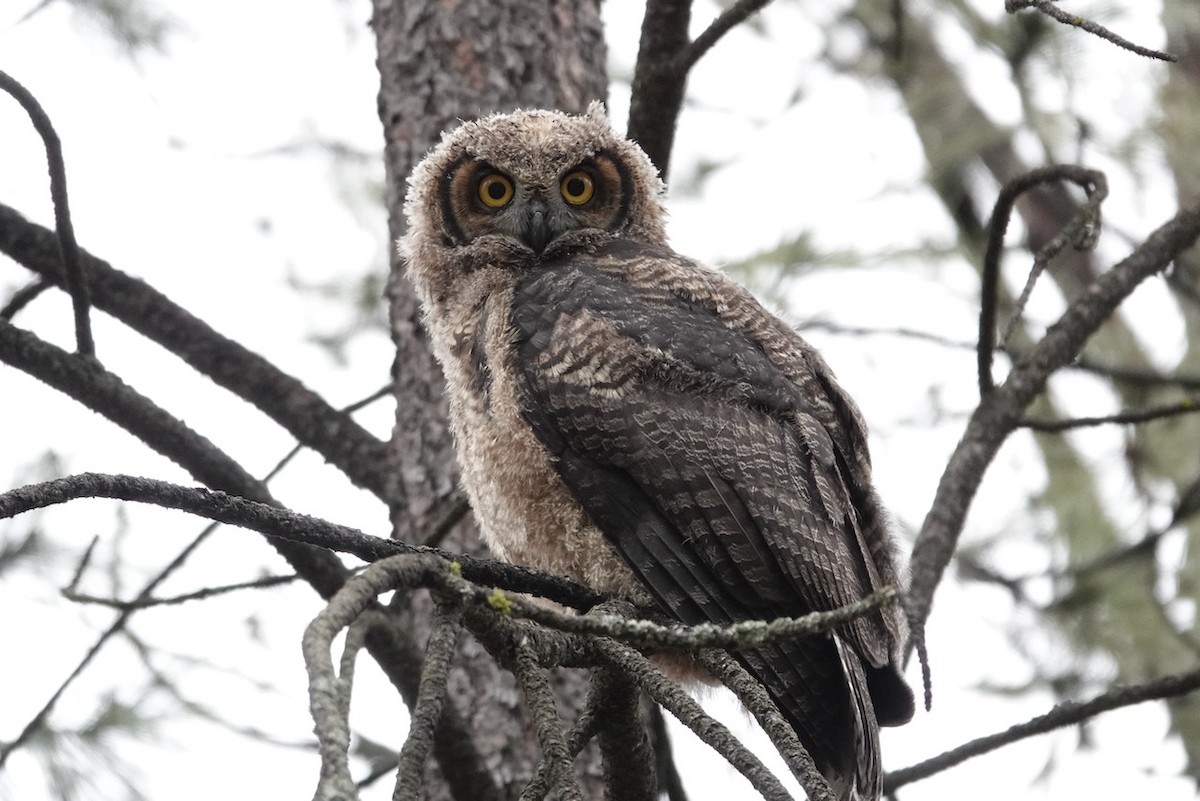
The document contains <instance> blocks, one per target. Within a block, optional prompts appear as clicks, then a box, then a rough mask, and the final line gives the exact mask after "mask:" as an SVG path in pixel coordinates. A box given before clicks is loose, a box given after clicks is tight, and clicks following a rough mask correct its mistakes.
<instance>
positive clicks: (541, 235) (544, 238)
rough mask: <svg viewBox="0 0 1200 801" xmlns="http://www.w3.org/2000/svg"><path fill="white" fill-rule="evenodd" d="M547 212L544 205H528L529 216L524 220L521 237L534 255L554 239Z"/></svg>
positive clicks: (532, 203) (534, 203)
mask: <svg viewBox="0 0 1200 801" xmlns="http://www.w3.org/2000/svg"><path fill="white" fill-rule="evenodd" d="M549 212H550V210H549V209H548V208H546V205H545V204H544V203H542V202H540V201H534V202H531V203H530V205H529V211H528V215H529V216H527V217H526V218H525V225H524V226H523V227H522V231H521V237H522V238H523V239H524V240H525V244H527V245H529V247H531V248H533V252H534V253H538V254H540V253H541V252H542V251H543V250H545V249H546V245H548V244H550V240H551V239H553V238H554V231H553V230H551V228H550V219H549V216H550V215H549Z"/></svg>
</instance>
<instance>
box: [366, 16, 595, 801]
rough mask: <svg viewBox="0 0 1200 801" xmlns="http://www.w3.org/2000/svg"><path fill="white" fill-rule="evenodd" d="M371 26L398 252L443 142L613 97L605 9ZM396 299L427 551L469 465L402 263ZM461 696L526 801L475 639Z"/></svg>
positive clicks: (497, 682)
mask: <svg viewBox="0 0 1200 801" xmlns="http://www.w3.org/2000/svg"><path fill="white" fill-rule="evenodd" d="M372 26H373V28H374V30H375V35H376V41H377V47H378V54H379V56H378V66H379V73H380V91H379V116H380V121H381V122H382V123H383V132H384V141H385V143H386V149H385V162H386V169H387V208H388V233H389V236H390V237H391V239H392V241H395V240H397V239H399V238H400V237H401V236H402V235H403V233H404V230H405V221H404V217H403V204H404V195H405V191H406V179H407V177H408V174H409V173H410V172H411V170H412V168H413V166H414V165H415V164H416V162H417V161H419V160H420V158H421V156H422V155H424V153H425V152H426V151H427V150H428V149H429V148H430V147H432V146H433V144H435V143H436V142H437V140H438V137H439V135H440V133H441V131H442V130H444V129H446V128H449V127H453V126H454V125H455V124H456V122H457V120H459V119H470V118H474V117H478V116H480V115H483V114H489V113H492V112H495V111H505V110H511V109H515V108H519V107H520V108H534V107H543V108H547V107H548V108H558V109H562V110H564V111H582V110H583V109H584V108H585V107H586V105H587V104H588V103H589V102H590V101H592V100H597V99H599V100H603V99H604V98H605V95H606V90H607V79H606V75H605V60H606V51H605V44H604V36H603V30H602V27H601V21H600V8H599V2H598V0H504V1H503V2H501V1H500V0H459V1H458V2H452V1H451V0H443V1H442V2H437V1H435V0H424V2H413V1H412V0H409V1H408V2H400V1H399V0H375V3H374V15H373V19H372ZM388 297H389V300H390V309H391V321H392V331H393V339H394V340H395V343H396V348H397V357H396V362H395V365H394V367H393V370H394V379H395V387H396V390H395V391H396V397H397V401H398V403H397V413H396V428H395V432H394V435H393V438H392V445H393V448H394V449H395V461H396V463H397V464H398V465H399V469H400V470H401V480H402V483H403V486H404V488H405V490H406V496H407V504H406V506H405V508H403V509H397V510H395V512H394V514H393V526H394V532H395V536H396V537H397V538H400V539H404V540H408V541H416V540H419V539H420V538H421V537H422V533H423V532H424V531H426V530H427V529H428V527H429V525H430V523H431V522H433V520H434V519H435V518H436V517H437V516H438V514H439V513H440V511H441V509H442V508H444V505H445V503H446V501H447V500H448V499H449V498H450V497H451V496H452V495H453V494H454V491H455V488H456V486H457V484H458V466H457V463H456V462H455V457H454V449H453V443H452V442H451V438H450V433H449V428H448V425H447V422H446V402H445V396H444V393H443V383H442V375H441V371H440V369H439V368H438V366H437V364H436V363H435V362H434V359H433V356H432V355H431V353H430V351H429V343H428V340H427V338H426V335H425V332H424V331H423V330H422V328H421V323H420V311H419V308H418V304H417V300H416V298H415V297H414V296H413V292H412V289H411V287H410V285H409V283H408V281H407V279H406V278H405V276H404V265H403V264H402V262H401V260H400V259H399V257H398V256H394V257H393V261H392V270H391V277H390V281H389V287H388ZM445 545H446V547H448V548H449V549H450V550H453V551H460V552H470V553H476V554H481V553H482V551H483V546H482V545H481V544H480V543H479V541H478V538H477V536H476V532H475V527H474V525H473V522H472V521H470V520H468V521H466V522H465V523H464V524H460V525H459V526H458V527H457V528H456V530H455V531H453V532H452V533H451V534H450V535H449V538H448V539H447V541H446V543H445ZM429 612H430V605H429V603H428V600H427V599H426V598H424V597H418V598H415V599H413V601H412V603H411V604H405V605H404V608H403V609H400V610H399V612H398V614H400V615H401V617H402V618H403V621H402V622H403V624H404V626H405V627H406V628H407V629H408V631H410V632H411V633H412V634H413V636H414V637H416V638H417V639H418V641H421V642H423V641H424V639H425V637H426V636H427V634H428V631H429V619H430V615H429ZM558 685H559V689H560V690H562V691H563V693H564V694H565V695H566V699H567V704H568V705H569V706H570V707H571V708H573V709H575V710H577V709H579V708H580V706H581V704H582V700H583V697H584V693H585V687H584V684H583V678H582V676H580V675H575V674H573V675H572V676H571V677H566V678H560V679H558ZM449 686H450V687H451V697H452V701H453V703H454V704H455V706H456V707H457V709H458V712H459V714H460V715H461V716H462V717H463V718H464V719H465V723H466V724H467V730H468V731H470V732H472V733H473V734H474V737H475V742H476V747H477V749H478V751H479V753H480V755H481V757H482V761H483V763H484V764H486V766H487V768H488V770H489V771H490V773H491V775H492V778H493V779H494V781H495V783H496V785H497V788H498V790H499V797H501V798H516V797H517V796H518V795H519V794H520V790H521V788H522V787H523V786H524V784H525V782H526V781H528V779H529V777H530V776H532V774H533V772H534V770H535V768H536V766H537V764H538V761H539V758H540V754H539V752H538V748H537V741H536V738H535V737H534V736H533V734H532V733H531V731H530V728H529V727H528V726H527V725H526V723H525V722H524V720H523V717H522V714H521V709H520V707H521V701H520V694H519V693H518V692H517V690H516V688H515V686H514V682H513V680H512V677H511V676H510V675H509V674H507V673H505V672H504V671H502V670H501V669H500V668H498V667H497V666H496V664H495V663H494V661H493V660H492V659H491V658H490V657H489V656H488V655H487V653H486V652H484V651H483V649H482V648H481V647H480V646H479V645H478V644H477V643H475V642H474V641H472V640H470V639H469V638H468V639H467V640H465V641H464V643H463V645H462V647H461V648H460V651H459V653H458V655H457V658H456V660H455V668H454V672H453V673H452V674H451V678H450V684H449ZM589 753H594V752H589ZM582 766H583V767H582V772H583V790H584V793H585V796H586V797H588V798H600V797H602V795H603V787H602V773H601V770H600V766H599V764H598V759H597V758H596V757H594V756H592V757H588V756H585V757H584V758H583V761H582ZM442 767H443V768H447V767H450V766H445V765H443V766H442ZM428 780H429V784H428V787H427V791H426V792H427V797H428V798H435V799H443V798H450V797H453V796H452V795H451V792H450V788H449V787H448V785H447V784H446V782H445V780H444V777H443V775H442V774H441V773H440V772H439V771H438V770H437V769H436V768H431V769H430V771H429V774H428ZM460 796H461V791H460Z"/></svg>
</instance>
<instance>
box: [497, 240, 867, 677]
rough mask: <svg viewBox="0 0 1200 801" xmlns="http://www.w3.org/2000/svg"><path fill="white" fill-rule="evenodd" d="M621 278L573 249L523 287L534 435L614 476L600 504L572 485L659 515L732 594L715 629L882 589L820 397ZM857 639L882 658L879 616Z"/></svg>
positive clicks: (732, 336)
mask: <svg viewBox="0 0 1200 801" xmlns="http://www.w3.org/2000/svg"><path fill="white" fill-rule="evenodd" d="M625 247H627V246H623V248H625ZM602 256H603V254H602ZM606 268H607V269H606ZM686 269H700V268H686ZM614 271H615V270H614V268H613V267H612V266H611V265H609V264H607V263H606V262H604V261H603V259H602V258H600V259H592V258H588V257H584V256H576V257H574V258H572V259H570V260H565V261H564V262H563V263H561V264H552V265H550V266H549V267H548V269H546V270H544V271H542V272H540V273H538V274H536V275H534V276H532V277H531V278H530V279H529V280H527V281H525V282H524V283H523V284H522V285H521V286H519V287H518V288H517V293H516V296H515V297H514V304H513V323H514V327H515V328H516V330H517V335H518V342H517V353H516V356H517V363H518V365H517V366H518V370H519V371H520V372H521V373H522V376H523V379H524V382H525V383H524V387H525V389H526V391H527V393H528V403H527V404H526V405H525V407H524V411H525V414H526V417H527V419H528V421H529V422H530V424H531V425H532V427H533V428H534V431H535V433H536V434H537V436H538V438H539V439H541V440H542V441H543V443H545V444H546V445H547V447H548V448H549V449H550V451H551V453H552V454H553V455H554V456H556V457H559V458H561V459H563V460H564V461H563V462H562V466H561V467H560V470H564V471H565V470H566V465H567V464H568V463H570V464H576V463H577V464H578V465H579V466H578V467H577V468H576V469H577V471H578V472H580V473H586V472H587V471H590V470H608V471H610V472H613V473H614V474H615V475H616V478H612V479H610V480H608V481H606V482H603V487H604V491H600V492H596V493H595V494H594V495H593V496H591V497H589V494H588V493H586V492H584V491H583V490H584V489H585V487H583V486H573V489H575V491H576V492H577V493H578V494H579V495H580V500H581V502H582V503H583V505H584V506H585V507H586V508H587V510H588V511H589V513H590V514H592V515H593V516H594V517H597V516H600V515H602V514H610V515H611V514H615V512H613V511H609V510H604V509H603V507H606V506H607V505H608V504H609V503H610V501H612V500H613V499H615V498H618V497H620V496H618V495H614V494H613V493H614V488H615V487H616V486H621V487H623V488H624V496H625V498H626V501H625V502H626V503H627V504H628V505H629V507H630V508H638V509H639V510H641V512H642V513H643V514H644V511H645V509H647V508H653V509H655V510H656V511H657V514H658V515H660V516H661V517H662V518H663V519H664V521H665V523H664V525H663V526H662V527H661V531H662V533H663V536H669V537H671V538H674V539H683V540H684V541H685V542H686V543H687V546H688V548H687V553H689V554H696V555H698V556H699V558H700V559H701V561H702V562H703V563H704V564H705V566H706V567H707V568H708V570H709V571H710V574H709V575H706V576H705V577H704V578H706V579H708V578H715V579H716V581H715V582H712V583H711V584H712V586H711V587H710V588H709V589H708V590H707V591H708V592H710V593H714V594H722V593H728V594H731V595H733V596H735V599H734V600H735V601H736V603H734V602H733V601H730V600H727V599H723V598H721V599H716V598H714V599H713V600H712V601H711V602H710V603H711V604H712V605H713V612H712V614H711V615H710V616H707V619H710V620H730V619H739V618H746V617H762V616H764V615H782V614H803V613H805V612H809V611H813V610H816V609H829V608H834V607H837V606H841V605H843V604H846V603H850V602H851V601H854V600H857V599H858V598H861V597H862V596H863V595H865V594H867V593H869V592H871V591H872V590H874V589H876V588H877V587H876V585H877V583H878V577H877V576H876V575H873V572H874V571H873V570H872V567H871V566H868V564H867V559H866V558H864V554H863V546H862V545H861V544H860V543H859V541H858V537H859V535H858V533H857V525H856V524H855V522H854V520H853V517H854V515H855V514H856V512H855V509H854V505H853V502H852V499H851V498H850V497H849V496H848V494H847V490H846V488H845V484H844V481H843V480H842V478H841V477H840V475H839V467H838V457H837V455H836V453H835V446H834V444H833V442H832V440H831V438H830V435H829V433H828V432H827V429H826V427H825V426H823V425H822V424H821V422H820V421H819V420H818V419H817V418H816V417H815V416H814V415H815V411H814V409H813V407H812V400H813V399H812V398H808V397H804V396H802V395H801V394H800V393H799V392H798V391H797V389H796V387H795V385H794V384H792V383H791V382H790V381H788V380H787V379H785V378H784V377H783V375H782V374H781V373H780V371H779V370H778V369H776V368H775V367H774V366H773V365H772V364H771V362H770V360H769V359H768V357H767V355H766V354H765V352H764V351H763V349H762V348H761V347H759V346H758V345H757V343H755V342H754V341H752V340H750V339H748V338H747V337H746V336H745V335H743V334H742V333H741V332H739V331H736V330H733V329H731V328H730V327H729V326H728V325H726V323H725V322H723V321H722V320H721V319H720V318H719V317H717V316H716V315H714V314H712V313H710V312H709V311H708V310H707V309H705V308H703V307H701V306H700V305H698V304H696V303H694V302H691V301H689V300H688V299H686V298H684V297H680V294H679V293H675V292H672V291H671V290H670V287H669V286H666V287H659V288H657V289H656V290H655V291H649V290H646V289H643V288H639V287H634V286H631V285H630V284H629V283H628V282H626V281H625V280H624V276H622V275H619V274H613V273H614ZM577 480H580V479H572V480H571V481H570V483H572V484H573V485H574V484H575V482H576V481H577ZM588 486H589V487H594V488H598V487H600V486H601V482H598V481H592V482H591V483H590V484H589V485H588ZM635 491H636V492H638V493H641V494H642V495H644V496H645V497H644V498H641V499H639V500H638V501H637V502H636V503H634V502H633V501H632V500H629V499H628V496H629V494H630V493H633V492H635ZM589 500H590V502H589ZM601 528H602V529H603V530H605V532H606V533H607V534H609V536H614V534H615V532H616V527H615V526H613V527H609V526H605V525H601ZM652 589H655V588H653V587H652ZM663 589H664V590H665V589H666V588H663ZM656 591H657V590H656ZM731 603H732V604H733V605H732V606H730V604H731ZM722 604H723V605H724V606H727V607H729V611H728V614H722V613H721V612H719V611H717V610H718V609H719V608H720V607H721V606H722ZM853 639H854V640H855V641H856V645H857V646H859V648H860V649H861V650H862V651H863V652H864V656H865V657H866V658H867V659H868V661H869V662H870V663H872V664H873V665H875V666H880V665H882V664H884V663H886V662H887V660H888V653H887V651H888V635H887V632H886V631H885V630H884V627H883V625H882V623H880V622H879V620H878V619H877V618H875V619H873V618H865V619H863V620H861V621H859V622H857V623H856V624H854V627H853Z"/></svg>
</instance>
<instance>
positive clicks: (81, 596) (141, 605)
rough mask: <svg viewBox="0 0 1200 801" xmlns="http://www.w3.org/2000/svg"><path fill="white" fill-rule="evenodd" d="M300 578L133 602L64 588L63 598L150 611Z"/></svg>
mask: <svg viewBox="0 0 1200 801" xmlns="http://www.w3.org/2000/svg"><path fill="white" fill-rule="evenodd" d="M298 578H300V577H299V576H297V575H296V574H295V573H293V574H292V575H290V576H267V577H265V578H260V579H255V580H253V581H241V582H238V583H236V584H223V585H221V586H218V587H205V588H203V589H199V590H196V591H195V592H188V593H184V594H183V595H173V596H171V597H170V598H145V599H141V600H139V599H136V598H135V599H134V600H131V601H122V600H121V599H119V598H101V597H100V596H97V595H88V594H87V593H82V592H77V591H75V590H72V589H71V588H69V587H68V588H64V589H63V591H62V596H63V597H64V598H66V599H67V600H68V601H73V602H75V603H80V604H93V605H96V606H107V607H109V608H110V609H149V608H150V607H152V606H176V605H178V604H184V603H188V602H189V601H203V600H207V599H208V598H213V597H215V596H218V595H225V594H226V593H230V592H238V591H239V590H262V589H267V588H269V587H278V586H280V585H282V584H291V583H292V582H294V581H296V579H298Z"/></svg>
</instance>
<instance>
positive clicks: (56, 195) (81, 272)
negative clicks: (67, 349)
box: [0, 71, 96, 357]
mask: <svg viewBox="0 0 1200 801" xmlns="http://www.w3.org/2000/svg"><path fill="white" fill-rule="evenodd" d="M0 89H3V90H4V91H6V92H8V94H10V95H11V96H12V97H13V99H14V100H16V101H17V102H18V103H20V104H21V108H23V109H25V112H26V113H27V114H28V115H29V119H30V121H31V122H32V123H33V127H34V128H35V129H36V130H37V132H38V136H40V137H42V142H43V143H44V144H45V146H46V164H47V167H48V168H49V170H50V199H51V201H52V202H53V204H54V226H55V229H56V232H57V237H56V241H57V243H58V253H59V258H60V259H61V260H62V265H63V268H64V272H65V278H66V286H67V291H68V292H70V294H71V305H72V308H73V310H74V313H75V348H76V350H77V351H78V353H79V355H81V356H88V357H95V355H96V343H95V341H94V340H93V339H92V321H91V317H90V309H91V299H90V292H89V289H88V274H87V270H86V266H85V265H84V264H83V262H82V261H81V260H80V258H79V245H78V244H77V243H76V242H75V226H74V225H72V224H71V208H70V204H69V203H68V202H67V168H66V165H65V164H64V163H63V154H62V142H60V141H59V139H58V133H56V132H55V130H54V125H53V124H52V123H51V122H50V117H49V116H48V115H47V114H46V111H45V110H44V109H43V108H42V106H41V104H40V103H38V102H37V98H35V97H34V96H33V95H32V94H31V93H30V92H29V90H28V89H26V88H25V87H24V86H22V85H21V84H20V83H19V82H17V80H16V79H15V78H13V77H12V76H11V75H9V74H8V73H6V72H3V71H0Z"/></svg>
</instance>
